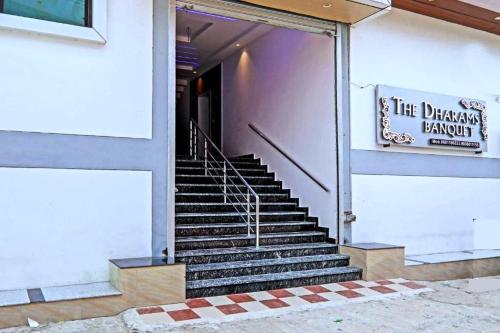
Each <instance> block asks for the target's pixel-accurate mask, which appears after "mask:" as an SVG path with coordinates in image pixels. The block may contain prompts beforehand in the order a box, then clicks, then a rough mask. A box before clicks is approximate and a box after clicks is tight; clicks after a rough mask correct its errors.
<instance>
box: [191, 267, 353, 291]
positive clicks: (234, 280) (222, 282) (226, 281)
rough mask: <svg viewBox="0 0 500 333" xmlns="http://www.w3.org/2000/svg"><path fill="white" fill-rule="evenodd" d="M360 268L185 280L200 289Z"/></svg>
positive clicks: (351, 268) (338, 273)
mask: <svg viewBox="0 0 500 333" xmlns="http://www.w3.org/2000/svg"><path fill="white" fill-rule="evenodd" d="M359 272H361V269H360V268H356V267H350V266H346V267H332V268H322V269H313V270H304V271H290V272H280V273H271V274H260V275H245V276H233V277H225V278H219V279H210V280H195V281H186V288H187V289H200V288H210V287H221V286H231V285H241V284H250V283H263V282H268V281H279V280H292V279H301V278H309V277H316V276H325V275H341V274H349V273H359Z"/></svg>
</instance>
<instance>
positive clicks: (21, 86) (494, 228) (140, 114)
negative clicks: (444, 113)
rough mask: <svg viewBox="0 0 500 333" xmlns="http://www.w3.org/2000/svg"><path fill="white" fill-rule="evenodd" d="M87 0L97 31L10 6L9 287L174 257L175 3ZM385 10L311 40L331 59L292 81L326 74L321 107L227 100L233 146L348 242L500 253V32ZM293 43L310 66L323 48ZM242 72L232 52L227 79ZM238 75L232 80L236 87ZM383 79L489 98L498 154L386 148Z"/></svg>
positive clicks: (5, 181) (5, 154) (1, 273)
mask: <svg viewBox="0 0 500 333" xmlns="http://www.w3.org/2000/svg"><path fill="white" fill-rule="evenodd" d="M187 2H193V3H197V1H187ZM198 2H199V3H201V4H202V5H203V6H205V7H203V6H201V8H209V6H208V3H210V2H211V1H198ZM212 2H213V3H217V2H220V1H212ZM0 3H1V2H0ZM5 3H7V0H4V5H5ZM92 3H93V4H92V7H91V8H90V9H88V10H90V11H91V13H92V18H93V20H92V24H91V25H90V26H87V27H85V26H75V25H70V24H62V23H57V22H50V21H46V20H40V19H35V18H28V17H21V16H16V15H13V14H7V13H0V77H1V78H2V80H1V81H0V184H1V186H0V267H3V268H5V269H2V270H0V290H16V289H29V288H41V287H52V286H64V285H76V284H86V283H94V282H103V281H109V280H110V277H109V276H110V272H109V264H108V261H109V260H110V259H119V258H139V257H161V256H163V255H168V256H175V249H174V241H175V236H174V230H175V220H174V219H175V207H174V205H175V191H176V189H175V157H176V151H175V138H176V135H175V131H176V124H175V121H176V114H175V103H176V102H175V96H176V91H175V89H176V88H175V87H176V77H175V70H176V65H175V18H176V6H177V5H178V4H176V2H175V1H173V0H171V1H167V0H140V1H139V0H94V1H92ZM381 9H384V10H383V12H384V14H383V15H380V16H376V17H371V18H370V19H369V20H363V21H360V22H358V23H356V24H355V25H353V26H349V25H347V24H336V23H333V26H336V33H337V34H338V35H337V36H336V39H335V42H332V47H331V48H328V47H325V46H324V45H326V44H322V43H321V42H317V41H316V40H314V38H313V39H311V40H308V43H309V44H308V47H310V48H314V47H317V48H318V50H321V56H318V57H317V58H315V59H317V61H318V62H321V63H322V64H324V66H319V67H307V68H306V69H304V70H303V71H302V72H301V71H297V72H295V74H296V76H295V77H286V78H285V80H286V82H292V83H293V84H294V85H295V86H296V87H297V86H299V85H300V84H301V80H300V79H299V78H306V77H308V76H307V74H308V73H311V71H312V72H314V73H316V74H317V75H315V78H316V81H315V79H314V78H313V77H310V78H308V80H310V81H307V84H304V85H303V86H300V90H301V91H302V92H303V94H304V95H305V96H308V97H307V98H310V100H307V98H305V99H301V98H297V95H295V96H293V98H288V97H287V101H288V102H289V104H283V105H281V107H282V109H280V110H281V111H280V112H281V113H280V112H276V113H267V114H266V113H265V112H264V111H262V110H261V111H259V112H261V113H256V114H254V115H251V116H245V115H244V114H243V115H238V114H226V110H228V109H229V108H238V109H239V110H243V111H244V110H245V106H241V105H238V103H241V101H242V100H243V101H247V105H246V107H248V108H252V109H254V108H255V105H250V103H251V102H252V101H255V100H256V99H259V100H260V99H261V100H264V101H265V102H266V103H273V100H266V98H271V99H272V98H274V97H275V96H273V95H265V94H266V91H259V88H262V87H259V86H258V85H257V83H254V86H253V89H249V90H247V89H243V90H241V91H240V92H239V94H240V95H234V96H232V97H233V98H232V99H225V100H224V102H223V105H224V111H223V113H222V114H223V123H224V126H223V128H224V132H225V134H224V133H223V142H224V147H225V149H226V150H225V152H226V151H227V154H228V155H239V154H246V153H249V152H251V151H252V150H253V151H254V153H255V154H260V155H263V159H264V160H265V162H266V163H268V164H269V165H270V167H271V168H272V169H273V171H275V172H276V173H277V174H278V175H279V176H281V178H283V180H284V182H285V184H287V185H288V187H290V188H291V190H292V193H293V194H294V195H295V196H296V197H298V198H299V199H300V200H301V202H305V203H306V204H307V205H308V206H310V209H311V211H312V212H313V213H314V214H315V215H317V216H320V220H319V224H320V226H324V227H326V228H328V229H329V230H330V235H333V237H334V238H337V239H338V240H339V242H341V243H342V242H343V241H344V240H346V241H347V242H354V243H359V242H379V243H389V244H397V245H402V246H405V247H406V251H407V253H409V254H425V253H437V252H449V251H464V250H474V249H498V248H500V244H499V243H498V241H497V240H494V239H492V238H491V237H490V235H492V234H498V232H499V231H500V210H499V209H498V206H499V204H500V194H499V190H498V189H499V187H500V38H499V35H498V34H494V33H491V32H486V31H480V30H477V29H473V28H470V27H465V26H463V25H459V24H455V23H450V22H445V21H443V20H438V19H436V18H431V17H427V16H423V15H420V14H417V13H412V12H409V11H405V10H402V9H397V8H393V9H391V10H388V8H385V7H382V6H380V7H378V9H377V12H378V11H380V10H381ZM239 15H243V14H239ZM499 15H500V14H499ZM367 16H368V15H367ZM320 19H324V18H321V17H320ZM496 22H500V21H496ZM330 23H331V22H330ZM315 29H316V30H318V28H315ZM273 34H274V35H273ZM290 34H292V33H291V32H290ZM315 36H316V37H315V38H317V39H318V40H319V38H320V37H319V36H321V38H335V36H330V37H326V36H323V35H320V34H317V35H315ZM280 38H281V37H280V36H279V35H277V34H276V32H271V33H269V34H267V35H265V36H264V37H262V39H260V41H259V43H257V42H256V43H254V44H252V45H253V46H252V47H253V48H254V49H257V50H259V48H263V49H266V50H270V51H269V55H268V56H269V57H272V56H273V54H274V53H273V51H272V49H270V48H269V47H272V46H274V47H284V48H285V47H287V45H286V43H283V44H284V45H280V42H283V39H280ZM315 45H316V46H315ZM322 45H323V46H322ZM291 49H292V51H293V52H294V54H296V55H297V57H298V58H299V59H302V58H310V57H311V55H310V54H308V53H314V49H300V48H296V49H293V48H291ZM258 52H260V53H261V54H262V53H264V52H265V50H261V51H258ZM318 52H319V51H318ZM238 61H240V60H239V58H238V54H235V55H233V56H232V57H228V58H227V59H226V60H225V64H224V66H226V67H225V68H226V69H225V70H229V69H230V68H231V67H233V68H236V67H237V65H238ZM298 65H299V66H300V64H298ZM255 66H257V67H258V66H264V65H259V63H258V62H256V63H255ZM260 68H262V67H260ZM273 68H275V67H273ZM228 73H229V72H228V71H225V72H224V74H223V84H222V86H223V87H224V85H231V86H233V85H236V84H237V82H236V81H230V80H236V79H237V76H236V78H235V76H234V75H233V76H230V75H229V74H228ZM266 73H268V72H265V71H264V72H262V73H259V74H258V75H256V76H255V77H254V79H255V80H256V81H258V80H266V79H267V78H266ZM224 80H225V81H224ZM294 80H296V81H294ZM304 80H305V79H304ZM303 82H306V81H302V83H303ZM314 84H317V89H316V88H315V89H316V90H315V91H314V92H308V91H307V89H308V87H311V86H314ZM379 85H385V86H391V87H395V88H400V89H411V90H415V91H423V92H428V93H429V94H439V95H450V96H457V97H461V98H467V99H474V100H478V101H482V102H484V103H485V105H486V107H487V114H488V118H487V119H488V123H487V124H488V139H487V151H483V152H481V153H476V152H475V151H473V150H467V149H454V150H450V149H447V148H439V147H438V148H413V147H411V146H408V145H399V144H391V145H390V146H389V147H386V146H384V145H381V144H379V143H378V142H377V136H378V135H379V134H380V133H378V129H377V128H378V127H377V122H378V121H379V120H378V118H377V112H379V109H378V101H377V100H376V88H377V86H379ZM315 87H316V86H315ZM329 87H331V88H332V89H329ZM230 88H231V87H229V86H228V87H227V89H230ZM243 88H245V87H243ZM322 88H323V89H322ZM290 89H292V88H290ZM297 89H299V88H297ZM260 90H265V89H260ZM329 90H330V92H329ZM329 93H330V94H331V96H330V97H329V98H328V99H327V100H325V101H323V102H322V103H315V104H314V107H315V108H317V110H314V109H310V110H307V111H308V112H305V111H304V110H306V108H307V107H308V106H310V105H311V103H312V100H313V99H316V98H317V96H320V95H324V94H329ZM245 94H247V95H245ZM243 95H245V96H244V98H243V97H242V96H243ZM259 95H261V96H262V97H258V96H259ZM264 95H265V96H264ZM266 96H267V97H266ZM299 97H300V95H299ZM242 98H243V99H242ZM276 98H280V97H279V96H278V97H276ZM310 102H311V103H310ZM300 103H303V104H300ZM294 107H295V108H296V109H297V112H298V113H296V114H295V116H294V118H293V119H292V118H290V120H289V121H287V117H290V115H289V114H287V113H286V110H289V109H290V108H294ZM299 109H300V110H299ZM243 111H242V112H243ZM301 111H302V113H300V112H301ZM241 119H245V121H247V122H257V123H258V122H261V123H262V124H264V125H263V126H264V128H262V129H263V130H265V131H266V132H268V133H269V132H270V133H271V134H274V135H275V136H276V137H278V138H279V139H280V142H281V144H282V145H284V146H285V147H287V148H288V149H291V150H292V151H294V152H296V155H295V158H297V160H299V161H301V163H302V164H303V165H306V166H307V167H308V168H309V169H312V173H313V174H314V175H315V176H317V177H318V178H319V179H323V181H324V182H325V183H326V184H327V185H328V187H330V189H331V193H329V194H325V193H324V192H322V191H319V190H318V189H317V188H315V187H312V186H308V185H304V184H306V183H307V182H308V180H307V179H306V178H304V179H301V178H300V177H303V175H301V174H300V173H296V172H295V171H291V170H292V169H287V165H286V164H283V162H282V161H281V162H280V160H279V159H278V158H274V157H273V156H271V155H272V154H273V153H272V151H270V150H266V149H264V148H261V147H258V145H256V144H255V143H252V142H251V140H250V139H248V138H247V137H246V136H245V135H243V134H242V135H239V134H238V133H239V132H238V131H240V130H241V131H244V128H246V125H245V126H243V125H244V124H243V125H242V122H241ZM226 126H227V128H226ZM238 126H240V127H241V129H240V127H238ZM283 126H290V127H289V128H290V129H291V130H290V131H288V132H279V130H280V128H282V127H283ZM301 126H302V127H301ZM235 129H237V130H235ZM231 130H233V132H231ZM301 131H302V132H301ZM315 131H316V133H314V132H315ZM294 132H295V133H297V134H300V135H293V134H294ZM308 132H309V133H311V134H310V135H308V134H307V133H308ZM313 134H315V135H316V136H314V135H313ZM311 137H312V138H313V139H311ZM239 138H240V139H241V140H242V141H241V143H239V142H237V140H238V139H239ZM308 140H311V141H312V140H314V142H308ZM297 151H298V152H297ZM322 151H324V153H322ZM315 156H316V158H317V160H315ZM351 212H352V213H351ZM352 214H353V215H355V216H356V221H355V222H352V223H350V222H349V223H346V224H344V222H345V217H346V216H352ZM0 312H1V310H0Z"/></svg>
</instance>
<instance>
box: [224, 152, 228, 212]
mask: <svg viewBox="0 0 500 333" xmlns="http://www.w3.org/2000/svg"><path fill="white" fill-rule="evenodd" d="M224 203H227V170H226V161H224Z"/></svg>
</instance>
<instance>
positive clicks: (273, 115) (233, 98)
mask: <svg viewBox="0 0 500 333" xmlns="http://www.w3.org/2000/svg"><path fill="white" fill-rule="evenodd" d="M334 59H335V44H334V39H330V38H328V37H326V36H322V35H315V34H308V33H304V32H299V31H294V30H287V29H275V30H273V31H272V32H270V33H268V34H267V35H265V36H263V37H261V38H260V39H258V40H256V41H254V42H253V43H252V44H250V45H249V46H248V47H247V48H245V49H244V50H242V51H240V52H237V53H235V54H234V55H233V56H231V57H230V58H228V59H226V60H225V61H224V62H223V90H224V92H223V93H224V97H223V109H224V110H223V124H224V131H223V132H224V138H223V140H224V150H225V152H226V153H227V154H228V155H242V154H255V155H256V156H257V157H261V158H262V160H263V162H264V163H265V164H268V165H269V166H270V169H271V171H274V172H276V173H277V178H278V179H279V180H283V182H284V185H285V187H287V188H290V189H292V195H293V196H296V197H299V198H300V199H301V204H302V205H304V206H307V207H309V208H310V211H311V214H312V215H313V216H318V217H319V218H320V224H321V225H322V226H326V227H330V228H332V235H335V233H334V230H335V228H336V212H337V207H336V200H337V183H336V146H335V145H336V136H335V81H334V80H335V62H334ZM249 123H252V124H254V125H255V126H257V127H258V128H259V129H260V130H262V132H264V133H265V134H266V135H267V136H269V137H270V138H271V140H273V141H274V142H275V143H276V144H277V145H278V146H280V147H281V148H283V149H284V150H285V151H286V152H287V153H288V154H289V155H290V156H292V157H293V158H294V159H295V160H296V161H297V162H298V163H299V164H301V165H302V166H303V167H304V168H305V169H306V170H308V171H309V172H310V173H311V174H312V175H313V176H315V177H316V178H317V179H318V180H319V181H321V182H322V183H323V184H325V185H326V186H327V187H328V188H329V189H330V193H327V192H325V191H324V190H323V189H321V188H320V187H319V186H318V185H317V184H316V183H314V182H313V181H312V180H311V179H309V178H308V177H307V176H306V175H305V174H304V173H303V172H302V171H300V170H299V169H298V168H297V167H296V166H294V165H293V164H292V163H290V162H289V161H288V160H287V159H286V158H285V157H283V156H282V155H281V154H280V153H279V152H277V151H276V150H275V149H274V148H273V147H272V146H270V145H269V144H268V143H267V142H265V141H264V140H263V139H262V138H260V137H259V136H258V135H257V134H256V133H254V132H253V131H251V129H250V128H249V127H248V124H249Z"/></svg>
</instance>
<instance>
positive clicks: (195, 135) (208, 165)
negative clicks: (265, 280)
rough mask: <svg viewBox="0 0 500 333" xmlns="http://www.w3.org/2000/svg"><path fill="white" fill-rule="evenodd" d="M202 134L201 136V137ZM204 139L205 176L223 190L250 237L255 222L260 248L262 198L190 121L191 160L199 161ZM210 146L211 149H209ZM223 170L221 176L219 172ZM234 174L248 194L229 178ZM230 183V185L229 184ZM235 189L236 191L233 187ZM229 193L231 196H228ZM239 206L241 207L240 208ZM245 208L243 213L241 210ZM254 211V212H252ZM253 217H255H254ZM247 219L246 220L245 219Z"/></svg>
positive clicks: (203, 159)
mask: <svg viewBox="0 0 500 333" xmlns="http://www.w3.org/2000/svg"><path fill="white" fill-rule="evenodd" d="M199 134H201V135H199ZM199 139H202V142H203V156H202V159H201V161H202V162H203V164H204V167H205V176H211V177H212V178H213V179H214V180H215V182H216V184H217V186H219V188H221V190H222V192H223V193H224V203H227V202H228V201H229V202H230V203H231V204H232V205H233V207H234V208H235V210H236V212H237V213H238V214H239V215H240V217H241V218H243V220H244V221H245V222H246V223H247V230H248V236H249V237H250V234H251V230H252V227H251V222H252V221H255V246H256V247H257V248H258V247H259V246H260V197H259V195H258V194H257V193H256V192H255V191H254V189H253V188H252V187H251V186H250V184H248V182H247V181H246V180H245V178H243V176H242V175H241V174H240V173H239V172H238V170H236V168H235V167H234V165H233V164H232V163H231V162H230V161H229V160H228V159H227V158H226V156H225V155H224V154H223V153H222V152H221V151H220V149H219V148H217V146H216V145H215V143H214V142H213V141H212V140H211V139H210V138H209V137H208V135H207V134H206V133H205V132H204V131H203V130H202V129H201V128H200V126H199V125H198V124H197V123H196V121H194V120H193V119H190V121H189V155H190V157H191V158H193V159H195V160H198V159H199V157H200V156H199V153H198V148H199V145H198V141H199ZM209 145H210V147H209ZM211 150H215V152H217V153H218V155H220V157H221V158H222V162H223V163H220V162H221V161H219V160H218V159H217V158H216V156H214V154H212V152H211ZM213 170H215V171H216V172H214V173H217V174H216V175H214V173H213V172H212V171H213ZM219 170H221V171H222V172H221V174H219V173H218V171H219ZM229 170H230V171H231V172H233V173H234V174H235V175H236V178H237V179H239V180H240V181H241V183H242V185H243V186H245V187H246V193H244V192H243V191H241V190H240V188H239V187H240V186H239V184H236V183H235V182H234V180H233V178H234V177H232V176H228V171H229ZM217 178H220V179H219V180H222V184H220V183H218V182H217V181H218V179H217ZM228 182H229V184H228ZM233 186H234V188H235V191H233V189H232V188H231V187H233ZM228 192H230V193H229V195H228ZM238 196H242V197H243V198H245V199H243V201H241V200H239V199H238ZM252 196H253V197H254V198H255V204H253V203H252V200H251V197H252ZM229 197H233V198H234V199H235V200H236V201H237V203H236V202H233V201H232V200H231V199H230V198H229ZM238 205H239V207H238ZM241 208H243V212H241V211H240V209H241ZM252 210H254V212H253V211H252ZM252 215H255V217H253V216H252ZM245 217H246V219H245Z"/></svg>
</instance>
